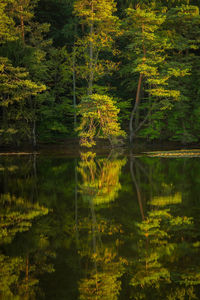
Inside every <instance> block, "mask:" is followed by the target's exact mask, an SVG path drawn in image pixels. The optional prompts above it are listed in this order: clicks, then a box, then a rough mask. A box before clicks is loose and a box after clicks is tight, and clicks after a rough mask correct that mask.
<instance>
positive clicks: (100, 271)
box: [79, 216, 126, 300]
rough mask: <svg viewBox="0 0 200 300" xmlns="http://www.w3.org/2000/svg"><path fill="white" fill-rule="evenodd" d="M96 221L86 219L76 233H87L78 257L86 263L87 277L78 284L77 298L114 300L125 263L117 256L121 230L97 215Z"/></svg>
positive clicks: (119, 287) (116, 296) (116, 297)
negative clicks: (80, 231) (118, 236)
mask: <svg viewBox="0 0 200 300" xmlns="http://www.w3.org/2000/svg"><path fill="white" fill-rule="evenodd" d="M100 218H101V219H100ZM97 219H100V220H98V224H97V223H96V224H94V223H93V220H91V219H89V218H85V219H84V220H82V222H80V223H79V230H84V231H87V244H86V241H83V240H82V243H81V245H82V249H81V250H79V254H80V255H81V257H82V258H84V259H87V260H86V261H89V268H87V272H86V277H85V278H84V279H82V280H81V281H80V284H79V292H80V299H82V300H86V299H88V300H89V299H90V300H92V299H97V300H100V299H105V300H106V299H111V300H115V299H116V300H117V299H118V295H119V292H120V290H121V282H120V281H119V278H120V277H121V276H122V274H123V272H124V266H123V265H124V264H125V263H126V261H125V260H124V259H123V258H122V257H119V255H118V253H117V252H118V251H117V250H118V249H117V248H118V246H119V245H120V241H119V239H118V238H117V239H116V236H117V235H118V234H119V233H121V232H122V229H121V226H119V225H114V224H112V223H111V220H110V221H106V220H105V219H104V220H102V216H97ZM82 233H83V232H82ZM82 236H84V235H83V234H82ZM108 236H109V239H108V240H107V239H106V238H107V237H108ZM111 239H113V240H112V242H111ZM103 240H104V242H103ZM114 241H115V242H114ZM88 242H91V243H92V244H91V243H88ZM91 245H92V247H91Z"/></svg>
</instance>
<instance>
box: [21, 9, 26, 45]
mask: <svg viewBox="0 0 200 300" xmlns="http://www.w3.org/2000/svg"><path fill="white" fill-rule="evenodd" d="M23 13H24V9H23V6H22V5H20V23H21V36H22V41H23V43H25V33H24V15H23Z"/></svg>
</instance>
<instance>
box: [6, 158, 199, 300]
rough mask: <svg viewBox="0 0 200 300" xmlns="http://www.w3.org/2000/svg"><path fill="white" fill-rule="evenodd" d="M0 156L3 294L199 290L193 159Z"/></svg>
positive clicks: (154, 294)
mask: <svg viewBox="0 0 200 300" xmlns="http://www.w3.org/2000/svg"><path fill="white" fill-rule="evenodd" d="M127 161H128V159H126V158H124V156H123V155H120V154H116V153H113V152H112V153H111V154H110V155H109V156H108V158H106V157H97V156H96V154H95V153H91V152H90V153H84V154H82V155H81V159H80V160H79V159H78V158H76V159H75V160H72V159H67V158H66V157H46V156H44V157H38V158H37V157H36V156H35V157H27V158H23V159H19V158H12V159H11V158H9V159H8V158H5V159H1V158H0V163H1V164H0V183H1V184H0V191H1V194H0V207H1V210H0V300H10V299H12V300H13V299H14V300H19V299H20V300H21V299H22V300H25V299H27V300H28V299H29V300H40V299H43V300H44V299H48V300H60V299H90V300H96V299H105V300H107V299H109V300H110V299H111V300H114V299H116V300H117V299H120V300H122V299H123V300H127V299H134V300H135V299H148V300H151V299H152V300H155V299H156V300H157V299H158V300H159V299H160V300H161V299H167V300H172V299H174V300H175V299H179V300H180V299H181V300H185V299H198V298H199V294H200V290H199V286H200V255H199V249H200V221H199V213H200V205H199V200H200V197H199V176H198V174H200V164H199V161H197V160H191V159H190V160H183V159H171V160H168V159H167V160H164V159H160V158H147V157H136V156H134V155H131V156H130V161H129V164H127V163H126V162H127Z"/></svg>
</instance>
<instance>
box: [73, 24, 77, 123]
mask: <svg viewBox="0 0 200 300" xmlns="http://www.w3.org/2000/svg"><path fill="white" fill-rule="evenodd" d="M74 33H75V34H74V47H73V106H74V128H76V123H77V116H76V70H75V64H76V48H75V35H76V25H75V30H74Z"/></svg>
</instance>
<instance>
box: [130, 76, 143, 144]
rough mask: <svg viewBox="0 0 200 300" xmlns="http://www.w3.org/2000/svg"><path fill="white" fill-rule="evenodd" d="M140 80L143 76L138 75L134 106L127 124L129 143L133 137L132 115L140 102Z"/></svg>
mask: <svg viewBox="0 0 200 300" xmlns="http://www.w3.org/2000/svg"><path fill="white" fill-rule="evenodd" d="M142 78H143V75H142V74H140V77H139V81H138V87H137V94H136V99H135V105H134V107H133V110H132V112H131V117H130V122H129V131H130V143H132V140H133V136H134V131H133V118H134V114H135V112H136V110H137V107H138V105H139V102H140V92H141V85H142Z"/></svg>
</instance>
